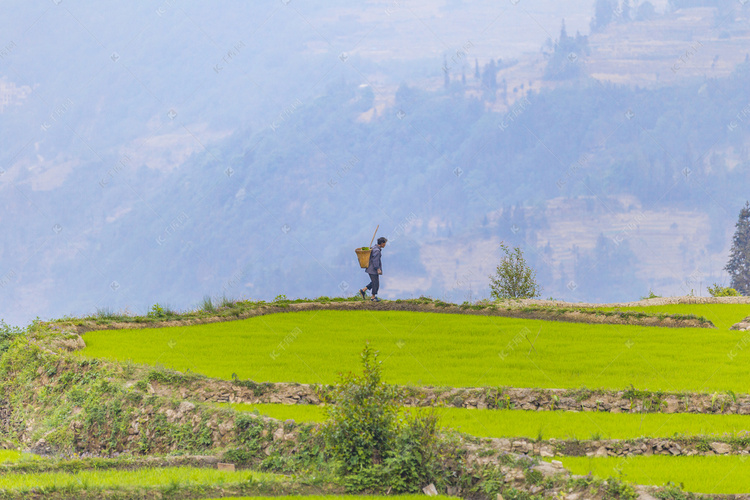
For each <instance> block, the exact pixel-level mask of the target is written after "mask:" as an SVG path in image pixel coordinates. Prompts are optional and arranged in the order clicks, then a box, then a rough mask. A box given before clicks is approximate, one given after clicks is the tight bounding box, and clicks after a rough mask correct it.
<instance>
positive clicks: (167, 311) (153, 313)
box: [146, 303, 177, 318]
mask: <svg viewBox="0 0 750 500" xmlns="http://www.w3.org/2000/svg"><path fill="white" fill-rule="evenodd" d="M176 315H177V312H176V311H174V310H173V309H171V308H170V307H169V306H162V305H161V304H158V303H157V304H154V305H153V306H151V310H150V311H149V312H148V314H146V316H148V317H149V318H166V317H169V316H176Z"/></svg>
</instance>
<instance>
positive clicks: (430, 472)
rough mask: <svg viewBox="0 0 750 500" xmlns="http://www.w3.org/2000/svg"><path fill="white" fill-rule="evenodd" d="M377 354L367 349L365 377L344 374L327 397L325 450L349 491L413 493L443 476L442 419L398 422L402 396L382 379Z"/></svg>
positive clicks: (419, 417) (414, 418)
mask: <svg viewBox="0 0 750 500" xmlns="http://www.w3.org/2000/svg"><path fill="white" fill-rule="evenodd" d="M377 355H378V353H377V351H373V350H372V349H371V348H370V346H369V344H368V345H366V346H365V348H364V350H363V351H362V354H361V357H362V364H363V366H364V371H363V374H362V375H354V374H351V373H350V374H348V375H343V376H342V377H341V382H340V383H339V384H338V385H336V387H334V389H333V390H332V391H331V392H330V395H329V396H327V398H326V401H327V402H329V403H332V404H331V405H330V406H327V407H326V412H327V414H328V421H327V422H326V423H325V424H324V425H323V429H322V430H323V437H324V440H325V442H326V448H327V452H328V453H329V454H330V455H331V456H332V457H333V459H334V460H335V461H336V462H337V463H338V464H339V471H340V472H341V473H342V475H343V481H344V484H345V486H346V488H347V490H349V491H354V492H359V491H385V490H386V489H387V490H390V491H392V492H393V493H415V492H418V491H419V489H420V488H421V487H422V486H424V485H425V484H428V483H430V482H435V481H436V479H440V477H441V469H440V465H439V464H440V463H441V460H440V456H441V455H440V453H441V452H440V446H439V442H438V438H437V435H438V419H437V416H436V415H435V414H434V413H428V414H421V415H417V416H407V417H405V418H401V419H399V418H398V414H397V412H398V407H399V403H400V402H401V401H402V399H403V392H402V391H400V390H399V389H398V388H397V387H395V386H391V385H389V384H386V383H385V382H382V381H381V379H380V369H381V368H380V363H381V362H380V361H378V359H377ZM437 483H440V481H439V480H438V481H437V482H436V484H437Z"/></svg>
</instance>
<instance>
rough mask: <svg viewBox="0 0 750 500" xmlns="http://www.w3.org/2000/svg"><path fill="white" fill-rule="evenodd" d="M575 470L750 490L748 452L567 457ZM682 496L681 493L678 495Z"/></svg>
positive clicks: (710, 489) (698, 489)
mask: <svg viewBox="0 0 750 500" xmlns="http://www.w3.org/2000/svg"><path fill="white" fill-rule="evenodd" d="M561 460H562V462H563V465H564V466H565V467H566V468H567V469H570V471H571V472H572V473H573V474H582V475H585V474H588V473H589V472H591V473H592V474H593V475H594V476H596V477H600V478H607V477H610V476H614V477H618V478H621V479H624V480H627V481H629V482H632V483H635V484H648V485H654V486H665V485H666V484H667V483H668V482H672V483H673V484H677V485H679V484H680V483H682V485H683V488H684V490H685V491H690V492H693V493H716V494H718V493H725V494H729V493H747V492H748V491H750V460H748V459H747V457H745V456H718V457H670V456H662V455H654V456H651V457H642V456H638V457H630V458H619V457H606V458H589V457H563V458H562V459H561ZM677 498H681V497H677Z"/></svg>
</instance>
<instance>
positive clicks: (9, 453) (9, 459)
mask: <svg viewBox="0 0 750 500" xmlns="http://www.w3.org/2000/svg"><path fill="white" fill-rule="evenodd" d="M33 460H39V457H38V456H37V455H32V454H31V453H24V452H22V451H17V450H0V464H9V463H12V464H15V463H20V462H27V461H33Z"/></svg>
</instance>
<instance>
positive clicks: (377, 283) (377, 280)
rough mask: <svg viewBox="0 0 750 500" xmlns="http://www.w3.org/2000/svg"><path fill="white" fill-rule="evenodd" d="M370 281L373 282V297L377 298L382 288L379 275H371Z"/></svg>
mask: <svg viewBox="0 0 750 500" xmlns="http://www.w3.org/2000/svg"><path fill="white" fill-rule="evenodd" d="M370 279H371V280H372V296H373V297H375V296H376V295H377V294H378V289H379V288H380V276H378V275H377V274H371V275H370Z"/></svg>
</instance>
